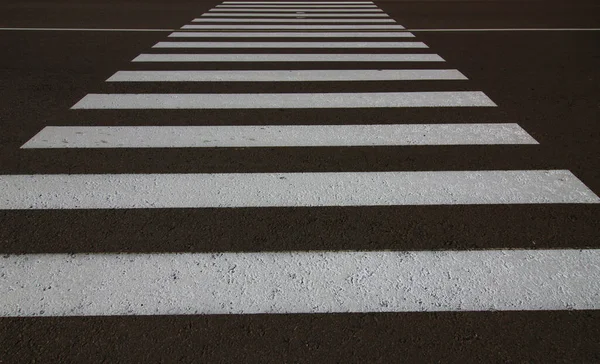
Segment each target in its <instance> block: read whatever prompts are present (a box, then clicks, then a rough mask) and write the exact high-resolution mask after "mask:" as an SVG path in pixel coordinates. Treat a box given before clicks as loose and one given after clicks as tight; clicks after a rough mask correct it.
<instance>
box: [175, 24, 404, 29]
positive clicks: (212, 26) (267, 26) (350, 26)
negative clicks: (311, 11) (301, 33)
mask: <svg viewBox="0 0 600 364" xmlns="http://www.w3.org/2000/svg"><path fill="white" fill-rule="evenodd" d="M181 29H184V30H186V29H213V30H214V29H221V30H252V29H279V30H390V29H404V27H403V26H402V25H397V24H394V25H392V24H389V25H388V24H386V25H364V24H363V25H361V24H347V25H331V24H329V25H301V24H298V25H289V24H288V25H286V24H279V25H270V24H262V25H248V24H234V25H231V24H219V25H215V24H209V25H198V24H193V25H184V26H182V27H181Z"/></svg>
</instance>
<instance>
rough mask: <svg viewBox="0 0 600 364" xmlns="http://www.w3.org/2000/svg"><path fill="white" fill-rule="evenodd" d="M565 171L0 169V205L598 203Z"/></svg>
mask: <svg viewBox="0 0 600 364" xmlns="http://www.w3.org/2000/svg"><path fill="white" fill-rule="evenodd" d="M599 202H600V199H599V198H598V197H597V196H596V195H595V194H594V193H593V192H592V191H590V190H589V189H588V188H587V187H586V186H585V185H584V184H583V183H581V181H579V180H578V179H577V178H576V177H575V176H574V175H573V174H572V173H571V172H569V171H565V170H551V171H457V172H455V171H439V172H438V171H436V172H336V173H224V174H216V173H215V174H78V175H65V174H63V175H60V174H59V175H0V209H2V210H39V209H41V210H45V209H141V208H145V209H148V208H226V207H299V206H307V207H308V206H315V207H316V206H397V205H471V204H477V205H479V204H486V205H487V204H546V203H553V204H557V203H570V204H573V203H599Z"/></svg>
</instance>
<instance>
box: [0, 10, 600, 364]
mask: <svg viewBox="0 0 600 364" xmlns="http://www.w3.org/2000/svg"><path fill="white" fill-rule="evenodd" d="M218 3H219V2H199V1H193V2H192V1H189V2H184V1H170V2H166V1H164V0H161V1H158V0H153V1H145V2H134V1H99V0H98V1H89V0H84V1H80V2H78V3H77V4H72V3H71V2H70V1H66V0H65V1H44V2H42V1H38V2H34V1H4V2H3V3H2V5H0V27H61V28H71V27H82V28H170V29H171V28H179V27H181V26H182V25H184V24H187V23H189V22H190V20H191V19H192V18H194V17H196V16H199V15H201V14H202V13H204V12H205V11H207V10H208V9H210V8H212V7H213V6H215V5H216V4H218ZM376 4H377V5H378V6H380V7H381V8H382V9H383V10H384V11H385V12H387V13H388V14H390V15H391V16H392V17H394V18H395V19H396V20H397V21H398V23H399V24H402V25H404V26H405V27H406V28H408V29H421V28H429V29H430V28H445V29H446V28H513V27H516V28H537V27H544V28H563V27H569V28H586V27H595V28H600V5H598V4H597V3H595V2H593V1H589V2H584V1H576V2H568V1H564V2H562V1H523V2H517V1H514V2H513V1H507V2H504V1H421V2H419V1H408V2H395V1H382V2H376ZM168 34H169V32H168V31H166V32H162V33H160V32H75V31H73V32H70V31H69V32H67V31H64V32H62V31H52V32H51V31H1V30H0V49H2V50H4V52H3V53H4V54H3V56H2V57H0V95H1V97H0V125H1V127H0V130H1V133H0V174H37V173H200V172H209V173H212V172H295V171H302V172H316V171H414V170H488V169H492V170H518V169H568V170H570V171H572V172H573V173H574V174H575V175H576V176H577V177H578V178H580V179H581V180H582V181H583V182H584V183H585V184H586V185H587V186H588V187H589V188H590V189H592V190H593V191H594V192H595V193H596V194H600V153H599V152H600V143H599V142H598V141H599V140H600V103H599V100H600V98H599V97H600V68H599V67H598V66H599V65H600V31H536V32H508V31H507V32H486V31H477V32H419V31H416V32H415V35H416V37H417V38H416V40H417V41H423V42H425V43H426V44H427V45H428V46H429V47H430V50H431V51H433V53H437V54H439V55H441V56H442V57H443V58H444V59H445V60H446V61H447V63H446V64H445V65H444V68H456V69H459V70H460V71H461V72H462V73H464V74H465V75H466V76H467V77H468V78H469V80H468V81H422V82H420V83H418V84H416V85H415V83H406V82H404V83H403V82H361V83H359V86H357V84H356V83H342V82H338V83H319V82H314V83H306V84H298V83H288V84H277V85H273V84H270V85H260V84H259V85H256V84H252V83H236V84H232V83H229V84H227V83H223V84H219V83H203V84H189V85H178V92H198V93H205V92H219V93H236V92H240V93H243V92H267V91H268V92H343V91H365V92H366V91H418V90H429V89H435V90H462V89H464V90H475V89H477V90H482V91H484V92H485V93H486V94H487V95H488V96H489V97H490V98H491V99H492V100H493V101H494V102H495V103H496V104H498V106H499V107H497V108H481V109H476V108H459V109H450V108H435V109H419V108H417V109H402V110H400V111H399V110H397V109H396V110H395V109H375V110H373V109H370V110H369V109H352V110H342V109H337V110H336V109H331V110H263V111H260V110H223V111H218V110H212V111H210V110H209V111H203V110H195V111H178V110H171V111H164V110H154V111H140V110H131V111H128V110H118V111H115V110H69V108H70V107H71V106H72V105H73V104H74V103H75V102H77V101H79V100H80V99H81V98H82V97H83V96H85V95H86V94H87V93H104V92H123V93H125V92H126V93H136V92H155V93H161V92H169V90H171V89H172V88H173V84H169V83H164V84H161V85H157V84H156V83H150V84H145V85H144V84H108V83H104V81H105V80H106V79H107V78H108V77H109V76H111V75H112V74H113V73H114V72H116V71H118V70H134V69H167V68H165V65H161V64H160V63H157V64H132V63H130V61H131V60H132V59H133V58H134V57H136V56H137V55H138V54H140V53H152V52H153V50H152V49H151V47H152V45H154V44H155V43H156V42H157V41H160V40H165V38H166V36H167V35H168ZM374 39H375V38H374ZM220 40H226V38H222V39H220ZM245 40H252V39H245ZM278 40H279V39H278ZM281 40H285V39H281ZM294 40H302V39H294ZM370 51H371V50H361V52H364V53H368V52H370ZM426 51H428V50H422V51H421V52H426ZM154 52H155V50H154ZM166 52H168V50H166V51H165V50H163V51H162V52H161V53H166ZM177 52H178V53H181V52H180V51H177ZM194 52H195V53H203V52H205V53H209V52H210V50H206V51H202V50H195V51H194ZM236 52H240V53H243V52H244V50H241V49H240V50H236ZM261 52H263V53H267V52H278V53H285V52H286V51H285V50H278V51H273V50H253V53H261ZM302 52H306V53H309V52H311V51H310V50H302ZM341 52H344V51H341ZM345 52H348V53H350V51H345ZM380 52H382V53H384V52H385V50H380ZM417 52H419V51H418V50H417ZM173 53H174V52H173ZM315 53H318V52H317V51H315ZM411 53H415V52H413V51H411ZM192 67H193V68H194V69H223V70H225V69H290V67H291V68H294V67H296V68H298V69H302V68H304V67H306V65H297V64H292V65H282V64H269V63H264V64H253V65H251V66H250V67H248V65H241V64H233V63H230V64H227V63H223V64H193V65H192V64H185V63H181V64H178V65H169V69H191V68H192ZM308 67H310V68H311V69H328V68H341V67H352V68H365V69H370V68H436V67H439V65H436V64H431V65H425V66H423V64H416V63H406V64H402V65H401V67H398V65H397V64H393V63H389V64H381V63H378V64H369V63H360V64H341V63H338V64H327V65H324V64H310V65H309V66H308ZM487 122H501V123H518V124H519V125H520V126H521V127H523V129H525V130H526V131H527V132H528V133H529V134H531V135H532V136H533V137H534V138H535V139H536V140H537V141H538V142H539V143H540V145H513V146H442V147H440V146H436V147H430V146H428V147H418V146H410V147H328V148H252V149H244V148H226V149H218V148H198V149H175V148H173V149H122V150H114V149H113V150H110V149H107V150H94V149H88V150H53V151H48V150H43V149H40V150H20V149H19V147H20V146H21V145H22V144H23V143H25V142H26V141H27V140H29V139H30V138H31V137H32V136H33V135H34V134H35V133H37V132H38V131H39V130H41V129H42V128H43V127H44V126H46V125H95V126H100V125H106V126H113V125H114V126H117V125H219V124H222V125H244V124H246V125H253V124H258V123H263V124H272V125H276V124H315V125H316V124H363V123H487ZM232 226H233V227H234V228H232ZM599 247H600V206H599V205H510V206H503V205H496V206H493V205H487V206H422V207H414V206H399V207H366V208H348V207H327V208H260V209H256V208H242V209H176V210H160V209H158V210H80V211H76V210H70V211H69V210H64V211H0V253H3V254H13V253H84V252H223V251H232V252H240V251H244V252H246V251H257V252H258V251H291V250H387V249H390V250H438V249H440V250H473V249H475V250H477V249H493V248H528V249H537V248H599ZM0 299H1V298H0ZM599 343H600V314H599V313H598V312H597V311H572V312H568V311H562V312H551V311H550V312H476V313H402V314H332V315H323V314H318V315H252V316H237V315H229V316H189V317H175V316H155V317H88V318H78V317H71V318H0V363H17V362H19V363H21V362H33V361H35V362H78V363H82V362H85V363H88V362H142V361H143V362H175V361H181V362H192V361H194V362H357V363H358V362H360V363H364V362H381V363H389V362H544V363H548V362H578V363H594V362H600V344H599Z"/></svg>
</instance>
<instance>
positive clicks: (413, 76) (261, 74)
mask: <svg viewBox="0 0 600 364" xmlns="http://www.w3.org/2000/svg"><path fill="white" fill-rule="evenodd" d="M466 79H467V77H465V75H463V74H462V73H460V72H459V71H458V70H435V69H425V70H417V69H407V70H360V69H355V70H290V71H282V70H268V71H262V70H261V71H254V70H251V71H246V70H243V71H237V70H231V71H118V72H117V73H115V74H114V75H112V76H111V77H109V78H108V79H107V80H106V81H107V82H296V81H301V82H313V81H431V80H466Z"/></svg>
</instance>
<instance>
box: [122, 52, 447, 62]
mask: <svg viewBox="0 0 600 364" xmlns="http://www.w3.org/2000/svg"><path fill="white" fill-rule="evenodd" d="M132 62H444V59H443V58H442V57H440V56H438V55H437V54H406V53H403V54H305V53H296V54H140V55H139V56H137V57H136V58H135V59H134V60H133V61H132Z"/></svg>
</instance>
